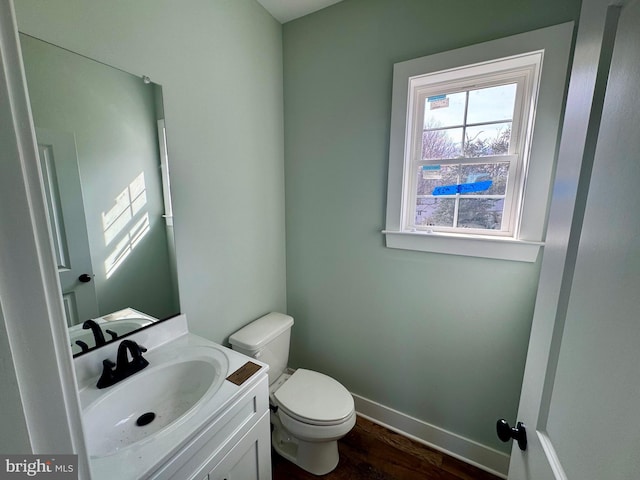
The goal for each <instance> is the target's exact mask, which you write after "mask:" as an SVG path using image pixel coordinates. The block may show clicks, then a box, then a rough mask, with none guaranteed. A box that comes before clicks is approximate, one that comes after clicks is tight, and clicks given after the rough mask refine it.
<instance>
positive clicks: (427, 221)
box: [415, 198, 456, 227]
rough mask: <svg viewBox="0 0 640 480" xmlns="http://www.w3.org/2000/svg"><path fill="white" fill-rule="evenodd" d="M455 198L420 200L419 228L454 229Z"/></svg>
mask: <svg viewBox="0 0 640 480" xmlns="http://www.w3.org/2000/svg"><path fill="white" fill-rule="evenodd" d="M455 202H456V200H455V198H419V199H418V201H417V203H416V223H415V225H416V226H417V227H452V226H453V212H454V210H455Z"/></svg>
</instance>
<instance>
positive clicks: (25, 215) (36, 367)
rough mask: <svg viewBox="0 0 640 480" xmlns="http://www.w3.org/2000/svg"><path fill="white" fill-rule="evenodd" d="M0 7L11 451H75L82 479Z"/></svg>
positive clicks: (48, 257) (23, 99)
mask: <svg viewBox="0 0 640 480" xmlns="http://www.w3.org/2000/svg"><path fill="white" fill-rule="evenodd" d="M0 12H2V15H0V144H1V145H2V148H1V149H0V205H11V208H0V224H1V225H2V228H0V299H1V301H2V314H3V316H4V327H6V332H7V340H8V344H9V347H10V352H11V362H12V364H13V365H14V366H15V370H14V372H15V378H16V380H17V390H18V394H19V395H20V399H21V403H22V412H21V413H23V414H24V420H25V423H26V426H27V431H28V437H29V443H30V445H28V446H25V445H16V446H15V448H16V449H17V450H18V449H19V450H21V451H16V452H15V453H32V452H37V453H42V454H48V453H77V454H78V455H79V459H78V467H79V475H80V478H82V479H89V478H90V474H89V463H88V460H87V455H86V447H85V444H84V436H83V432H82V422H81V411H80V403H79V398H78V392H77V390H76V387H75V373H74V370H73V364H72V359H71V351H70V349H69V344H68V341H69V337H68V333H67V326H66V321H65V318H64V309H63V304H62V297H61V295H60V287H59V280H58V272H57V268H56V262H55V260H54V258H55V257H54V252H53V244H52V241H51V234H50V229H49V225H48V214H47V207H46V202H45V199H44V195H43V190H42V181H41V176H40V171H39V170H40V166H39V161H38V151H37V144H36V137H35V131H34V128H33V122H32V118H31V110H30V106H29V100H28V96H27V85H26V80H25V76H24V67H23V65H22V56H21V52H20V43H19V40H18V29H17V26H16V19H15V10H14V6H13V2H12V0H0ZM5 413H6V414H9V415H16V414H17V412H13V411H9V412H3V414H5Z"/></svg>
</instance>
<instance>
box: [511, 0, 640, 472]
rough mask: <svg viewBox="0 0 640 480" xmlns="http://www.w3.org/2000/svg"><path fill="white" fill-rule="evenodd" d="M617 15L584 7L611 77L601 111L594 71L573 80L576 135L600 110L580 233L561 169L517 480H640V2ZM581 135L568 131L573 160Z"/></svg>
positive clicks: (587, 150) (591, 138) (592, 132)
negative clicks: (588, 87)
mask: <svg viewBox="0 0 640 480" xmlns="http://www.w3.org/2000/svg"><path fill="white" fill-rule="evenodd" d="M603 7H604V8H603ZM606 7H607V5H606V4H605V2H603V1H598V0H584V3H583V11H582V15H581V18H580V23H581V27H580V28H581V29H583V28H584V29H585V30H584V32H586V33H585V35H584V36H583V41H581V39H580V35H579V36H578V43H577V47H576V61H577V62H583V60H584V59H585V58H588V55H593V56H594V57H593V58H592V62H593V63H595V64H597V63H598V58H600V67H601V73H602V66H603V65H604V68H605V74H606V67H607V65H608V64H609V60H608V59H609V58H610V59H611V60H610V66H611V69H610V73H609V76H608V82H606V83H605V84H604V87H606V88H602V89H600V91H601V92H602V94H601V96H600V100H598V91H599V89H598V87H597V86H596V89H595V91H596V94H595V95H592V96H591V98H592V99H593V103H592V105H591V106H590V105H589V103H590V102H591V101H592V100H591V99H590V98H589V97H588V96H585V95H583V96H582V98H580V96H581V90H580V89H583V90H584V82H585V81H586V79H588V77H589V68H590V67H589V68H586V69H580V68H575V66H574V69H573V73H572V79H571V82H572V85H571V88H570V90H569V101H568V104H567V115H568V118H567V123H566V124H565V125H568V124H569V123H568V122H570V121H577V120H579V119H577V118H576V119H572V118H571V116H572V115H573V114H574V113H575V111H577V110H576V109H574V106H575V107H580V102H582V104H583V105H582V106H581V107H580V108H587V110H589V111H590V114H589V116H590V118H591V120H590V122H588V128H587V129H586V130H585V132H582V133H584V134H585V135H584V138H585V140H586V144H585V146H584V149H583V150H584V151H583V152H582V153H583V154H584V157H585V161H584V164H583V169H582V172H581V173H580V175H581V184H580V186H579V187H578V188H577V195H575V198H576V199H575V206H576V214H574V215H573V218H566V216H565V220H568V222H567V223H569V224H570V225H571V226H570V227H569V225H567V224H566V223H565V224H564V225H563V224H562V223H561V220H562V215H563V212H562V209H563V208H565V207H566V204H567V201H566V198H564V197H565V196H570V195H569V193H570V192H568V191H569V190H570V188H569V187H570V185H569V184H568V183H563V178H564V177H563V175H564V174H565V173H569V174H571V172H565V171H562V168H561V166H560V164H559V168H560V169H561V171H560V172H559V181H556V184H555V187H556V188H555V191H554V200H553V203H552V210H551V217H550V223H549V232H548V238H547V246H548V247H546V248H548V250H546V251H545V253H544V255H545V256H544V258H543V264H542V271H541V278H540V286H539V290H538V297H537V301H536V309H535V313H534V320H533V327H532V336H531V343H530V346H529V353H528V357H527V366H526V371H525V378H524V384H523V390H522V397H521V401H520V410H519V413H518V418H517V420H519V421H521V422H523V423H524V424H525V426H526V430H527V437H528V447H527V449H526V451H524V452H523V451H521V450H520V448H518V446H517V445H516V444H515V442H514V446H513V449H512V455H511V465H510V470H509V479H510V480H520V479H528V480H546V479H569V480H623V479H624V480H638V479H640V2H639V1H637V0H634V1H631V2H628V4H627V5H626V6H623V7H622V8H616V9H608V10H607V8H606ZM607 11H608V12H609V15H608V17H607V18H606V19H605V13H606V12H607ZM617 13H619V17H618V16H617ZM583 22H584V24H583ZM605 24H608V27H607V28H603V27H604V26H605ZM616 24H617V25H616ZM589 29H591V33H590V34H587V33H588V32H587V30H589ZM598 29H600V33H598V32H597V30H598ZM602 32H604V34H603V33H602ZM607 32H611V35H609V34H608V33H607ZM598 35H599V37H600V40H601V43H602V45H603V47H604V48H603V49H602V54H600V56H598V55H599V51H600V47H599V44H598V42H597V41H596V42H595V43H594V42H592V41H591V40H593V38H594V37H597V36H598ZM585 40H586V41H585ZM607 45H608V46H607ZM590 49H593V50H594V51H592V52H591V53H589V52H590ZM607 52H609V53H607ZM611 52H613V55H612V56H610V53H611ZM583 65H585V63H584V62H583ZM578 66H580V65H578ZM594 78H595V76H594ZM602 78H603V79H605V80H606V78H607V77H606V75H605V76H604V77H602ZM596 85H597V84H596ZM572 89H573V94H572ZM582 93H584V92H582ZM572 95H573V97H572ZM602 99H604V100H602ZM572 101H575V102H577V103H575V105H571V104H570V103H569V102H572ZM584 104H586V106H585V105H584ZM600 108H601V112H600ZM566 128H567V127H566V126H565V130H566ZM578 133H579V132H576V131H575V128H574V129H573V130H571V128H570V129H569V132H563V140H562V142H563V143H564V144H565V145H564V154H566V155H569V156H570V155H571V154H572V152H574V151H575V148H576V147H575V146H573V145H570V144H571V143H572V141H573V140H572V138H571V136H572V135H575V136H578ZM565 136H568V138H564V137H565ZM562 159H563V146H561V149H560V162H562V161H563V160H562ZM591 160H592V161H593V163H592V165H593V169H592V171H591V176H590V179H589V166H590V164H591ZM573 175H574V176H577V175H576V173H575V172H574V173H573ZM585 185H587V187H585ZM554 205H555V206H554ZM582 214H584V215H582ZM565 233H566V234H567V235H565ZM563 245H564V247H563ZM567 245H568V247H567ZM563 248H564V253H563ZM510 420H512V421H514V420H516V419H510Z"/></svg>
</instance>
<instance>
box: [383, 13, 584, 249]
mask: <svg viewBox="0 0 640 480" xmlns="http://www.w3.org/2000/svg"><path fill="white" fill-rule="evenodd" d="M571 33H572V24H565V25H560V26H557V27H550V28H547V29H543V30H538V31H536V32H530V33H526V34H522V35H517V36H515V37H509V38H507V39H501V40H496V41H492V42H487V43H485V44H480V45H475V46H472V47H466V48H464V49H459V50H454V51H452V52H445V53H441V54H437V55H433V56H430V57H423V58H421V59H416V60H411V61H409V62H403V63H400V64H396V66H395V68H394V92H393V106H392V129H391V142H390V159H389V162H390V163H389V189H388V205H387V228H386V230H385V231H384V233H385V235H386V237H387V246H389V247H392V248H407V249H411V250H423V251H434V252H439V253H453V254H461V255H472V256H483V257H489V258H502V259H509V260H525V261H535V259H536V257H537V254H538V250H539V248H540V246H542V244H543V243H542V240H543V234H544V225H545V218H546V212H547V207H548V199H549V192H550V185H551V179H552V173H553V165H554V160H555V150H556V148H555V145H556V140H557V132H558V127H559V122H560V115H561V110H562V102H563V98H564V95H563V94H564V87H565V81H566V71H567V61H568V53H569V46H570V39H571ZM543 64H544V67H543ZM541 119H543V120H541ZM542 122H544V123H542Z"/></svg>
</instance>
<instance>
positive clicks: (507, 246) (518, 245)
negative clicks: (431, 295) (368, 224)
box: [382, 230, 544, 263]
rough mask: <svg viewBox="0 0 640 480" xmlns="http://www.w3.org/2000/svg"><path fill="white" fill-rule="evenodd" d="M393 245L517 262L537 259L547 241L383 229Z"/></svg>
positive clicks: (402, 247)
mask: <svg viewBox="0 0 640 480" xmlns="http://www.w3.org/2000/svg"><path fill="white" fill-rule="evenodd" d="M382 233H383V234H384V235H385V239H386V244H387V247H389V248H399V249H402V250H415V251H418V252H433V253H445V254H452V255H462V256H467V257H484V258H493V259H496V260H512V261H516V262H530V263H531V262H535V261H536V260H537V258H538V252H539V251H540V249H541V248H542V247H543V246H544V243H543V242H530V241H526V240H514V239H513V238H505V237H497V236H495V237H490V236H475V235H460V234H456V233H443V232H418V231H416V232H392V231H389V230H383V231H382Z"/></svg>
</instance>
